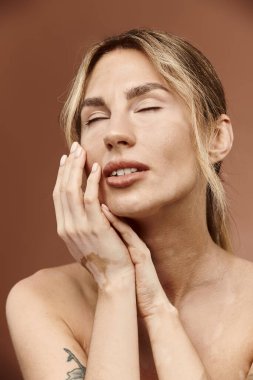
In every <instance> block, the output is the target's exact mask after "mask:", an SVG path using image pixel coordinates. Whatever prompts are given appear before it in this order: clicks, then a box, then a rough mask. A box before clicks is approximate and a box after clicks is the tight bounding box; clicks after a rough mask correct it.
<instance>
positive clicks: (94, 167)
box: [91, 162, 98, 173]
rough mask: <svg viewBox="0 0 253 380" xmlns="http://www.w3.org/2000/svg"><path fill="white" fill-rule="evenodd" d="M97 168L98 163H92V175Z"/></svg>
mask: <svg viewBox="0 0 253 380" xmlns="http://www.w3.org/2000/svg"><path fill="white" fill-rule="evenodd" d="M97 168H98V163H97V162H94V164H93V165H92V168H91V171H92V172H93V173H94V172H95V171H96V170H97Z"/></svg>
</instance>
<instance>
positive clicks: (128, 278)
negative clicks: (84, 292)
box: [98, 270, 135, 295]
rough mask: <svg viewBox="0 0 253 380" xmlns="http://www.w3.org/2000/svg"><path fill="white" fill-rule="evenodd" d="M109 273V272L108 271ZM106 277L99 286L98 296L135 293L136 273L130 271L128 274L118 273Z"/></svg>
mask: <svg viewBox="0 0 253 380" xmlns="http://www.w3.org/2000/svg"><path fill="white" fill-rule="evenodd" d="M108 272H109V271H108ZM108 272H107V276H105V278H104V281H103V282H101V283H100V284H98V294H101V295H102V294H103V295H106V294H107V295H113V294H121V293H122V292H133V291H134V293H135V272H134V270H129V271H126V272H120V271H119V272H117V273H116V274H113V275H112V274H111V275H108V274H109V273H108Z"/></svg>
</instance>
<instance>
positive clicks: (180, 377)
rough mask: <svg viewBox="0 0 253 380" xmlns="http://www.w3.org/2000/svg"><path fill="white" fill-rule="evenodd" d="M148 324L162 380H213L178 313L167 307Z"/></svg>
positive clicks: (150, 318)
mask: <svg viewBox="0 0 253 380" xmlns="http://www.w3.org/2000/svg"><path fill="white" fill-rule="evenodd" d="M145 323H146V326H147V331H148V334H149V337H150V342H151V347H152V352H153V357H154V362H155V365H156V370H157V374H158V378H159V380H170V379H171V380H174V379H177V380H185V379H187V380H210V377H209V376H208V374H207V372H206V370H205V368H204V365H203V364H202V362H201V360H200V358H199V355H198V353H197V351H196V350H195V348H194V346H193V345H192V343H191V341H190V339H189V337H188V335H187V334H186V332H185V330H184V328H183V325H182V323H181V322H180V319H179V316H178V314H177V313H176V312H174V313H173V312H172V311H171V309H170V308H167V307H166V306H164V307H163V308H161V309H160V310H159V312H157V313H156V314H154V315H153V316H152V317H149V318H147V319H146V320H145Z"/></svg>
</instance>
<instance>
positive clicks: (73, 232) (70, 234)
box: [65, 226, 76, 238]
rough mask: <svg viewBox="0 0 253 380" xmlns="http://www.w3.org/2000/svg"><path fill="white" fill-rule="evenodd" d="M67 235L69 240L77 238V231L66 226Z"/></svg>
mask: <svg viewBox="0 0 253 380" xmlns="http://www.w3.org/2000/svg"><path fill="white" fill-rule="evenodd" d="M65 234H66V236H67V237H69V238H73V237H75V236H76V229H75V228H73V226H65Z"/></svg>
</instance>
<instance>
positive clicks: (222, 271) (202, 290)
mask: <svg viewBox="0 0 253 380" xmlns="http://www.w3.org/2000/svg"><path fill="white" fill-rule="evenodd" d="M146 83H156V84H157V83H158V84H159V85H160V86H165V87H166V83H165V81H164V80H163V78H161V77H160V75H159V74H158V73H157V71H156V70H155V69H154V67H153V66H152V65H151V63H150V62H149V61H148V60H147V58H146V57H145V56H144V55H143V54H142V53H140V52H138V51H133V50H125V51H114V52H111V53H110V54H107V55H106V56H104V57H102V58H101V59H100V60H99V62H98V63H97V65H96V67H95V69H94V71H93V73H92V75H91V77H90V80H89V82H88V85H87V88H86V93H85V98H86V99H87V98H89V99H91V98H98V97H100V98H102V99H103V100H104V104H103V102H101V101H100V104H98V101H97V100H96V102H94V101H93V105H91V103H92V102H91V101H90V100H89V102H87V103H86V107H83V110H82V112H81V119H82V136H81V141H80V145H81V147H79V148H80V151H79V152H80V155H79V156H78V155H77V156H76V157H75V152H78V150H76V151H75V152H71V153H70V155H69V157H68V158H67V160H66V162H65V164H63V166H61V167H60V168H59V172H58V177H57V182H56V186H55V189H54V194H53V195H54V202H55V210H56V219H57V231H58V234H59V235H60V237H61V238H63V240H64V242H65V243H66V245H67V248H68V250H69V251H70V253H71V255H72V256H73V257H74V259H75V260H76V261H78V263H75V264H72V265H67V266H62V267H58V268H51V269H48V270H45V271H42V272H39V273H37V274H35V275H34V276H32V277H31V278H29V279H27V281H25V283H24V284H23V285H21V286H20V287H19V288H17V289H16V291H14V292H12V296H11V297H10V301H9V303H8V305H9V306H8V310H9V312H8V315H9V317H8V318H9V321H10V322H9V323H10V326H11V330H12V335H13V337H14V340H16V343H15V344H16V347H17V348H16V349H17V352H18V355H19V360H20V362H21V363H24V364H23V368H24V372H25V373H26V374H27V379H28V380H30V379H33V378H34V377H32V376H31V371H34V366H33V367H30V366H29V363H27V361H26V360H27V359H26V358H27V357H28V356H29V355H30V353H31V352H30V351H28V353H27V355H24V354H23V352H22V348H23V347H22V339H24V340H26V337H27V336H26V335H24V336H23V335H22V334H24V331H25V329H24V326H23V325H22V323H21V322H20V321H18V320H16V319H15V315H18V314H19V313H20V302H19V303H18V302H17V301H16V300H18V299H20V296H21V297H22V299H23V300H24V301H23V302H24V305H27V302H28V303H30V305H34V304H36V302H35V301H36V300H37V298H39V299H40V300H42V301H41V302H42V305H43V307H42V308H41V303H40V302H39V305H38V308H37V310H38V314H36V316H35V317H34V318H33V319H31V324H32V323H34V322H33V321H35V320H36V319H37V318H38V319H39V318H41V315H42V316H43V315H44V314H43V313H42V312H41V310H43V311H44V312H45V315H44V318H42V321H41V324H42V330H40V328H41V326H40V327H38V326H37V327H36V329H35V330H36V331H33V332H32V334H33V336H36V333H37V331H38V330H39V331H42V335H43V333H44V334H47V331H49V329H48V326H44V321H45V320H49V321H57V326H58V324H59V322H60V325H59V326H60V327H59V334H60V335H59V339H58V340H57V339H55V337H54V334H55V332H54V330H55V328H54V323H53V322H50V323H53V325H50V326H51V328H52V334H53V335H52V342H54V343H55V342H56V341H57V342H58V341H59V342H62V344H64V346H63V347H65V348H66V349H67V350H68V347H67V343H65V337H67V335H68V339H67V338H66V341H69V342H70V344H71V345H73V349H74V353H75V354H74V355H76V357H75V356H72V354H69V355H70V356H69V359H71V361H72V362H73V361H76V363H77V364H78V359H77V356H81V357H80V361H81V363H82V364H80V366H79V368H76V370H78V371H79V372H80V373H83V372H82V371H83V368H82V365H83V366H86V364H87V361H88V359H89V362H88V364H89V365H88V366H87V379H88V380H90V379H94V378H99V376H100V373H99V370H98V366H97V363H98V362H99V363H101V361H102V360H103V359H104V358H105V357H106V360H105V361H104V362H103V366H104V367H105V368H106V364H107V358H108V360H111V361H110V368H106V369H105V375H103V376H102V378H103V380H107V379H108V380H109V379H113V380H114V379H116V378H117V379H118V373H117V367H116V366H114V364H115V363H114V361H115V359H114V358H115V357H116V356H117V357H118V360H119V361H117V366H119V367H120V366H121V367H120V368H124V375H125V377H124V378H125V379H129V378H131V379H133V380H134V379H139V373H138V371H139V368H138V357H137V356H138V355H137V349H138V346H137V333H138V334H139V356H140V376H141V377H140V378H141V380H144V379H145V380H157V379H158V378H159V380H163V379H167V378H168V377H167V372H166V365H167V364H166V361H167V362H169V356H168V355H167V351H166V350H165V348H164V347H163V348H162V350H160V351H159V352H163V350H165V351H166V355H165V357H164V358H163V357H161V356H162V354H159V355H160V357H158V358H157V362H156V369H155V363H154V359H153V358H154V355H152V352H151V345H152V349H154V350H155V348H154V347H155V346H154V338H151V339H150V336H149V333H150V331H151V330H152V331H153V335H155V338H156V336H157V337H158V338H162V337H163V332H164V331H165V328H164V327H166V326H167V321H168V324H170V323H174V322H175V321H176V324H175V326H178V325H179V323H180V325H182V326H183V330H184V331H183V332H182V329H181V330H180V329H176V330H177V331H180V334H181V335H180V334H179V335H178V336H177V335H176V333H175V332H174V330H173V329H172V330H171V336H173V339H171V340H172V341H171V340H170V339H168V341H167V342H166V346H167V347H169V346H172V347H173V350H174V351H175V352H176V359H177V360H174V359H173V360H172V362H171V368H172V371H171V373H172V375H170V378H171V379H172V378H173V373H174V371H177V372H176V373H178V371H179V372H180V370H181V369H184V368H186V371H185V373H187V376H188V378H189V379H193V378H194V380H195V379H196V380H199V379H200V378H199V377H198V378H196V377H194V374H195V373H197V374H198V376H199V374H201V373H202V374H203V377H202V378H201V380H202V379H203V380H206V379H208V380H209V379H211V380H218V379H219V380H228V379H229V380H243V379H245V378H246V374H247V373H248V372H249V368H250V365H251V363H252V359H253V324H252V317H253V302H252V301H253V294H252V291H251V289H252V285H253V280H252V279H253V276H252V274H253V264H252V263H250V262H248V261H246V260H242V259H239V258H237V257H235V256H232V255H231V254H229V253H227V252H225V251H224V250H222V249H220V248H219V247H218V246H217V245H216V244H214V242H213V241H212V239H211V237H210V235H209V232H208V229H207V225H206V209H205V186H206V183H205V180H204V178H203V176H201V175H200V173H199V171H198V170H196V167H197V161H196V153H195V150H194V149H193V139H192V138H193V136H192V129H191V123H190V116H189V114H188V111H187V109H186V107H185V106H184V104H183V103H182V101H181V100H180V99H179V98H178V97H177V96H176V95H175V94H172V93H171V92H170V91H168V89H165V90H164V89H161V88H156V89H155V88H153V90H152V91H146V92H145V93H142V95H139V96H136V94H135V96H132V95H133V93H134V92H133V91H132V90H131V91H129V88H133V87H134V88H136V87H138V86H139V90H140V87H141V86H142V87H141V88H142V90H143V85H145V84H146ZM144 87H145V86H144ZM146 89H147V87H146ZM126 92H127V94H128V95H127V96H126ZM131 94H132V95H131ZM88 103H89V105H87V104H88ZM147 109H148V110H147ZM232 141H233V133H232V127H231V123H230V119H229V117H228V116H227V115H221V117H220V119H219V120H218V122H217V133H216V135H215V138H214V139H213V141H211V142H210V145H209V148H208V154H209V156H210V159H211V162H213V163H215V162H218V161H222V160H223V159H224V158H225V157H226V155H227V154H228V153H229V151H230V149H231V146H232ZM119 159H121V160H123V159H124V160H137V161H141V162H142V163H144V164H145V165H146V166H147V167H148V170H147V171H146V172H145V173H144V175H143V176H142V177H139V180H138V181H136V182H135V183H133V184H132V185H131V186H126V187H121V188H120V189H119V188H116V187H113V186H111V185H110V184H109V183H108V180H107V179H106V175H105V173H104V172H103V171H102V169H104V168H105V167H106V164H108V162H109V161H111V160H114V161H115V160H119ZM94 162H97V163H98V166H97V168H96V169H95V170H94ZM130 167H133V165H132V166H130ZM84 168H85V170H84ZM91 168H93V171H92V170H91ZM84 172H85V173H86V175H87V176H88V179H87V183H86V178H85V179H83V174H84ZM83 182H84V183H85V188H84V194H83V191H82V189H81V184H82V183H83ZM101 203H105V204H106V205H107V206H108V207H109V210H110V211H108V210H106V209H105V208H103V206H102V207H101ZM80 263H82V264H83V265H84V266H85V267H86V269H87V270H86V269H85V268H84V267H82V266H81V265H80ZM20 288H21V290H20ZM24 288H26V289H24ZM27 288H28V291H27ZM134 288H136V289H135V291H136V301H137V307H138V315H137V313H136V312H137V310H136V309H135V293H134ZM15 292H16V295H15ZM34 292H35V294H34ZM31 293H32V295H31ZM128 302H129V303H128ZM115 305H118V307H115ZM161 305H166V310H167V311H169V312H168V314H166V318H167V319H166V318H164V314H163V313H161V314H160V310H161V309H160V306H161ZM112 310H113V312H111V311H112ZM174 311H176V312H177V317H178V319H177V320H176V319H174V314H173V312H174ZM95 312H97V314H96V318H94V316H95ZM110 313H111V314H110ZM117 313H119V315H118V318H115V320H114V321H113V324H112V325H110V322H111V320H113V318H114V317H115V315H116V314H117ZM21 314H22V315H23V313H21ZM48 315H49V316H50V318H47V316H48ZM102 315H103V318H102V317H101V316H102ZM172 315H173V317H172ZM136 316H138V326H136V324H135V321H136ZM26 317H27V318H30V313H28V315H27V316H26ZM109 317H110V318H109ZM156 317H158V318H156ZM119 318H120V319H121V320H120V321H119ZM124 318H125V319H124ZM105 320H106V322H105ZM150 320H152V321H154V322H155V324H153V327H152V329H151V330H148V326H150V325H149V324H148V321H150ZM161 320H163V322H164V321H165V325H166V326H165V325H164V324H163V328H161V323H160V322H161ZM159 321H160V322H159ZM178 321H180V322H178ZM119 322H122V323H125V326H126V327H125V328H124V329H123V330H122V331H121V330H120V324H119ZM23 323H24V324H25V322H23ZM55 323H56V322H55ZM62 323H63V325H62ZM154 325H155V332H156V334H154ZM18 326H22V328H21V327H18ZM129 326H131V328H129V331H128V330H127V329H128V327H129ZM137 327H138V329H137ZM65 329H66V330H67V331H68V334H67V335H65ZM117 329H118V333H117V334H115V335H113V333H114V332H115V331H117ZM61 333H62V334H61ZM92 334H93V335H92ZM101 334H104V335H103V338H101ZM120 334H121V335H120ZM173 334H174V335H173ZM70 336H71V337H72V338H73V339H74V340H73V341H72V340H71V338H70ZM119 336H120V338H121V339H120V338H119ZM186 336H187V337H188V338H189V339H190V342H191V343H190V344H189V342H188V341H186V340H185V337H186ZM21 337H22V338H21ZM181 338H182V342H184V343H183V344H182V347H179V351H176V350H177V349H178V348H177V347H176V344H177V341H178V339H181ZM40 339H41V334H40V335H39V336H37V341H38V340H40ZM101 339H102V341H101ZM113 339H114V340H113ZM106 340H108V347H110V349H108V351H104V352H103V349H102V350H101V347H102V348H103V347H105V345H106V342H107V341H106ZM63 342H64V343H63ZM59 344H60V343H59ZM173 344H174V346H173ZM28 346H29V344H28V343H27V347H28ZM45 347H47V345H45ZM50 347H51V349H52V346H50ZM80 348H81V349H80ZM30 350H32V349H31V347H30ZM113 350H114V351H113ZM173 350H172V351H173ZM65 352H66V353H67V352H68V351H66V350H65ZM110 352H111V356H110ZM54 354H55V350H54V351H53V352H52V355H54ZM173 354H174V352H171V355H172V356H173ZM106 355H107V356H106ZM182 355H184V357H185V362H184V363H181V362H180V358H181V357H182ZM188 357H190V358H191V360H188V362H187V363H186V361H187V358H188ZM46 358H47V356H46V357H45V360H46ZM37 360H38V366H40V365H41V364H40V360H39V359H38V358H37ZM57 360H58V362H59V363H58V367H59V368H61V366H60V363H61V361H60V360H61V359H60V356H59V358H58V359H57ZM127 361H128V362H127ZM176 361H177V362H178V363H179V365H177V364H175V362H176ZM191 361H192V363H191ZM159 366H160V367H159ZM173 366H174V369H173ZM179 367H180V368H179ZM66 368H67V367H66ZM158 369H159V371H160V372H159V373H160V375H159V377H158V376H157V374H156V370H158ZM187 369H188V370H187ZM35 370H36V368H35ZM43 370H44V371H45V369H44V368H43ZM73 370H75V368H74V369H73ZM110 370H111V371H112V372H110ZM127 371H129V372H127ZM181 372H182V371H181ZM35 374H36V378H38V377H37V372H35ZM46 375H47V374H46V372H45V376H44V377H41V379H44V378H47V377H46ZM29 376H30V377H29ZM80 376H83V375H82V374H81V375H80ZM190 376H191V377H190ZM54 378H55V379H56V376H55V377H54ZM121 378H122V371H121ZM184 378H185V377H184ZM80 379H81V377H80ZM181 379H182V377H180V380H181ZM173 380H174V379H173ZM178 380H179V378H178Z"/></svg>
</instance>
